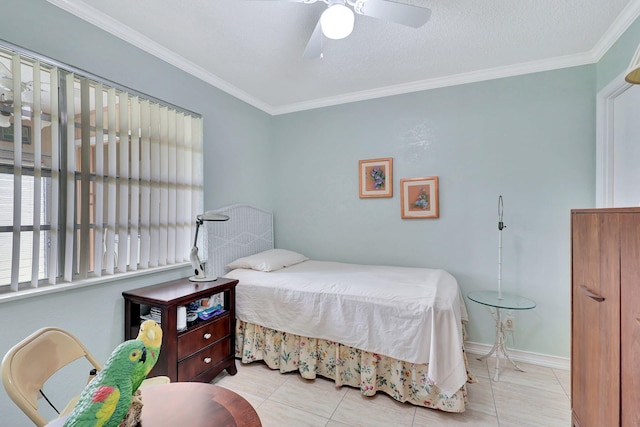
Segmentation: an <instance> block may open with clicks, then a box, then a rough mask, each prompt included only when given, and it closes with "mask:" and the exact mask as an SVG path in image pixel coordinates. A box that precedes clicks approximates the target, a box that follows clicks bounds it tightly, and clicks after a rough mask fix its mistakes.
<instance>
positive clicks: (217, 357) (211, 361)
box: [178, 337, 231, 381]
mask: <svg viewBox="0 0 640 427" xmlns="http://www.w3.org/2000/svg"><path fill="white" fill-rule="evenodd" d="M230 350H231V346H230V339H229V337H227V338H226V339H224V340H222V341H218V342H217V343H215V344H213V345H211V346H209V347H207V348H205V349H204V350H202V351H200V352H198V353H196V354H194V355H193V356H191V357H189V358H188V359H185V360H183V361H181V362H179V363H178V381H190V380H192V379H193V378H195V377H197V376H198V375H199V374H200V373H202V372H204V371H206V370H208V369H211V368H213V367H214V366H215V365H216V364H217V363H219V362H220V361H221V360H223V359H225V358H226V357H228V356H229V351H230Z"/></svg>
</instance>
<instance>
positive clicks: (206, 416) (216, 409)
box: [46, 382, 262, 427]
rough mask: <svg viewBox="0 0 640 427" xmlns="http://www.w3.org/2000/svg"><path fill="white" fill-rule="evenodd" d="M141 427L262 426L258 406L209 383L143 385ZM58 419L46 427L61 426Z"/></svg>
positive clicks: (61, 423) (62, 421) (62, 420)
mask: <svg viewBox="0 0 640 427" xmlns="http://www.w3.org/2000/svg"><path fill="white" fill-rule="evenodd" d="M141 390H142V403H143V405H144V406H143V407H142V416H141V419H140V424H138V426H139V427H176V426H189V427H210V426H215V427H261V426H262V424H261V423H260V418H259V417H258V414H257V413H256V411H255V409H253V407H252V406H251V405H250V404H249V402H247V401H246V400H244V399H243V398H242V396H240V395H239V394H237V393H234V392H232V391H231V390H228V389H226V388H224V387H220V386H217V385H213V384H208V383H192V382H187V383H169V384H159V385H154V386H149V387H144V388H142V389H141ZM64 420H65V418H58V419H56V420H54V421H51V422H50V423H49V424H47V426H46V427H62V425H63V424H64Z"/></svg>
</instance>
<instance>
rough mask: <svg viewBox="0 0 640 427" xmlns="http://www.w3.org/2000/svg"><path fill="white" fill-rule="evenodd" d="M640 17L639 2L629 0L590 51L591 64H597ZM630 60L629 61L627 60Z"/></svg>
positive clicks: (637, 0) (639, 0)
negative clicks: (591, 56)
mask: <svg viewBox="0 0 640 427" xmlns="http://www.w3.org/2000/svg"><path fill="white" fill-rule="evenodd" d="M639 16H640V0H631V1H630V2H629V4H627V6H626V7H625V8H624V9H622V12H620V15H618V17H617V18H616V19H615V20H614V21H613V23H612V24H611V26H610V27H609V29H608V30H607V31H606V32H605V33H604V35H603V36H602V37H601V38H600V40H598V43H596V45H595V46H594V47H593V49H591V54H592V55H593V62H594V63H595V62H598V61H600V60H601V59H602V57H603V56H604V55H605V54H606V53H607V52H608V51H609V49H611V47H612V46H613V45H614V43H615V42H617V41H618V39H619V38H620V36H622V34H624V32H625V31H627V29H628V28H629V27H630V26H631V24H633V23H634V22H635V20H636V19H638V17H639ZM629 60H631V59H629Z"/></svg>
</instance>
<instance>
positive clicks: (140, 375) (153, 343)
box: [133, 320, 162, 393]
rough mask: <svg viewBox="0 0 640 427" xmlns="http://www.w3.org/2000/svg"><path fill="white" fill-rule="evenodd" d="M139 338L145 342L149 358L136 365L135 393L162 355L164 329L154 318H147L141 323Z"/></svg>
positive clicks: (134, 372) (134, 375) (134, 376)
mask: <svg viewBox="0 0 640 427" xmlns="http://www.w3.org/2000/svg"><path fill="white" fill-rule="evenodd" d="M138 339H139V340H140V341H142V342H143V343H144V346H145V347H146V349H147V360H146V361H145V362H144V363H141V364H139V365H137V366H136V368H135V370H134V371H133V392H134V393H135V391H136V390H138V387H140V384H142V381H144V379H145V378H147V375H149V372H151V369H153V366H154V365H155V364H156V362H157V361H158V358H159V357H160V345H161V344H162V329H161V328H160V325H158V324H157V323H156V322H155V321H154V320H145V321H144V322H142V324H141V325H140V332H138Z"/></svg>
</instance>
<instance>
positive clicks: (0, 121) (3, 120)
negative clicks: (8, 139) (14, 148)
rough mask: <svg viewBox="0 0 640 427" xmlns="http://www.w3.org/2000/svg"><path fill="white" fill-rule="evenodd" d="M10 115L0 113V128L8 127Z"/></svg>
mask: <svg viewBox="0 0 640 427" xmlns="http://www.w3.org/2000/svg"><path fill="white" fill-rule="evenodd" d="M10 118H11V116H5V115H4V114H0V128H8V127H9V126H11V122H10V121H9V119H10Z"/></svg>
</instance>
